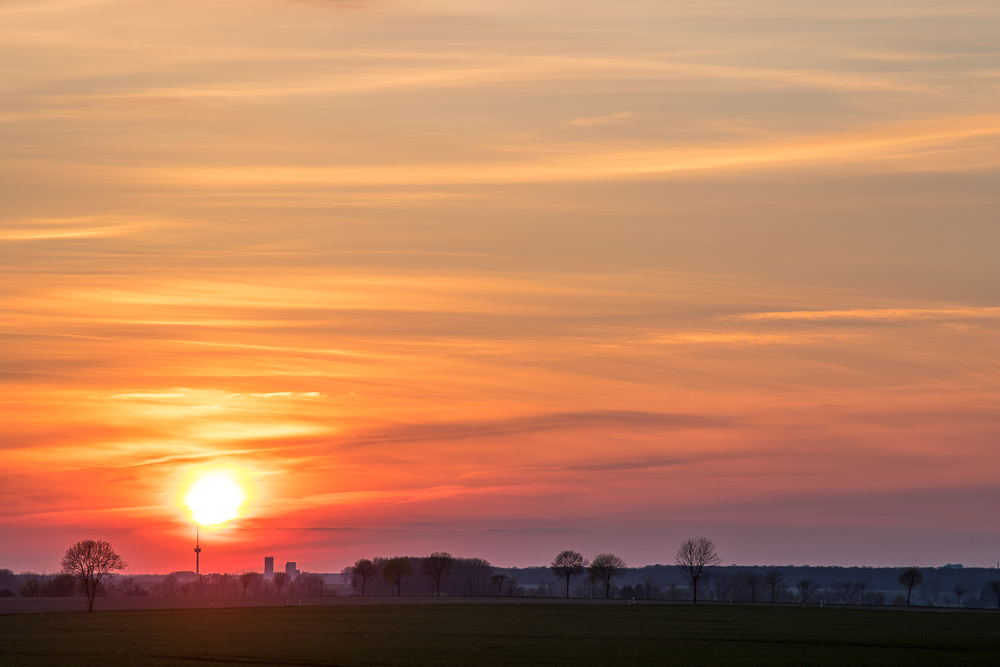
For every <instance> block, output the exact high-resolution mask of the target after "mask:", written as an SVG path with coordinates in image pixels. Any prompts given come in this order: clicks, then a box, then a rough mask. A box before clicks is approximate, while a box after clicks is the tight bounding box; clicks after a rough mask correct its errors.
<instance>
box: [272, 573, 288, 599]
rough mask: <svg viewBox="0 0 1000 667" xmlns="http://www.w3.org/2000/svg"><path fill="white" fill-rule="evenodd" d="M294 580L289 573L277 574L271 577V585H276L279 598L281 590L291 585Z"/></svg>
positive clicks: (275, 588)
mask: <svg viewBox="0 0 1000 667" xmlns="http://www.w3.org/2000/svg"><path fill="white" fill-rule="evenodd" d="M291 580H292V578H291V577H290V576H289V575H288V573H287V572H281V571H278V572H275V573H274V574H273V575H272V577H271V583H272V584H274V590H275V591H277V595H278V597H281V589H282V588H284V587H285V586H287V585H288V584H290V583H291Z"/></svg>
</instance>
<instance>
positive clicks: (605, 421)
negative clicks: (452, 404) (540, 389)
mask: <svg viewBox="0 0 1000 667" xmlns="http://www.w3.org/2000/svg"><path fill="white" fill-rule="evenodd" d="M734 425H735V424H734V423H733V422H732V421H731V420H729V419H726V418H722V417H708V416H704V415H691V414H669V413H661V412H632V411H616V410H606V411H594V412H568V413H556V414H545V415H537V416H532V417H517V418H513V419H506V420H482V421H474V422H462V423H437V424H405V425H397V426H393V427H390V428H386V429H382V430H378V431H372V432H369V433H367V434H363V435H361V436H358V437H356V438H352V439H351V440H350V444H352V445H353V446H359V447H360V446H373V445H378V444H389V443H411V442H442V441H460V440H474V439H480V438H499V437H509V436H516V435H527V434H531V433H545V432H549V431H560V430H573V429H624V430H653V431H663V430H667V431H680V430H687V429H716V428H731V427H733V426H734Z"/></svg>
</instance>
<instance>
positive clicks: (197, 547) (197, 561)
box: [194, 526, 201, 574]
mask: <svg viewBox="0 0 1000 667" xmlns="http://www.w3.org/2000/svg"><path fill="white" fill-rule="evenodd" d="M194 573H195V574H201V526H198V527H196V528H195V529H194Z"/></svg>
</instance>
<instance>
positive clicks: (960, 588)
mask: <svg viewBox="0 0 1000 667" xmlns="http://www.w3.org/2000/svg"><path fill="white" fill-rule="evenodd" d="M963 595H965V587H964V586H962V585H961V584H959V585H957V586H955V598H956V600H957V602H956V603H955V604H956V605H957V606H959V607H961V606H962V596H963Z"/></svg>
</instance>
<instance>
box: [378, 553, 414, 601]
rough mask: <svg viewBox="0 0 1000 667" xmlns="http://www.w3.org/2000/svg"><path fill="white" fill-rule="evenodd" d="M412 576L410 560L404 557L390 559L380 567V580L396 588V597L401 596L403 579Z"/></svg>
mask: <svg viewBox="0 0 1000 667" xmlns="http://www.w3.org/2000/svg"><path fill="white" fill-rule="evenodd" d="M411 574H413V566H412V565H410V559H409V558H406V557H405V556H397V557H396V558H390V559H389V560H387V561H386V562H385V565H383V566H382V578H383V579H385V580H386V582H388V583H390V584H392V585H393V586H395V587H396V595H398V596H402V595H403V577H407V576H409V575H411Z"/></svg>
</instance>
